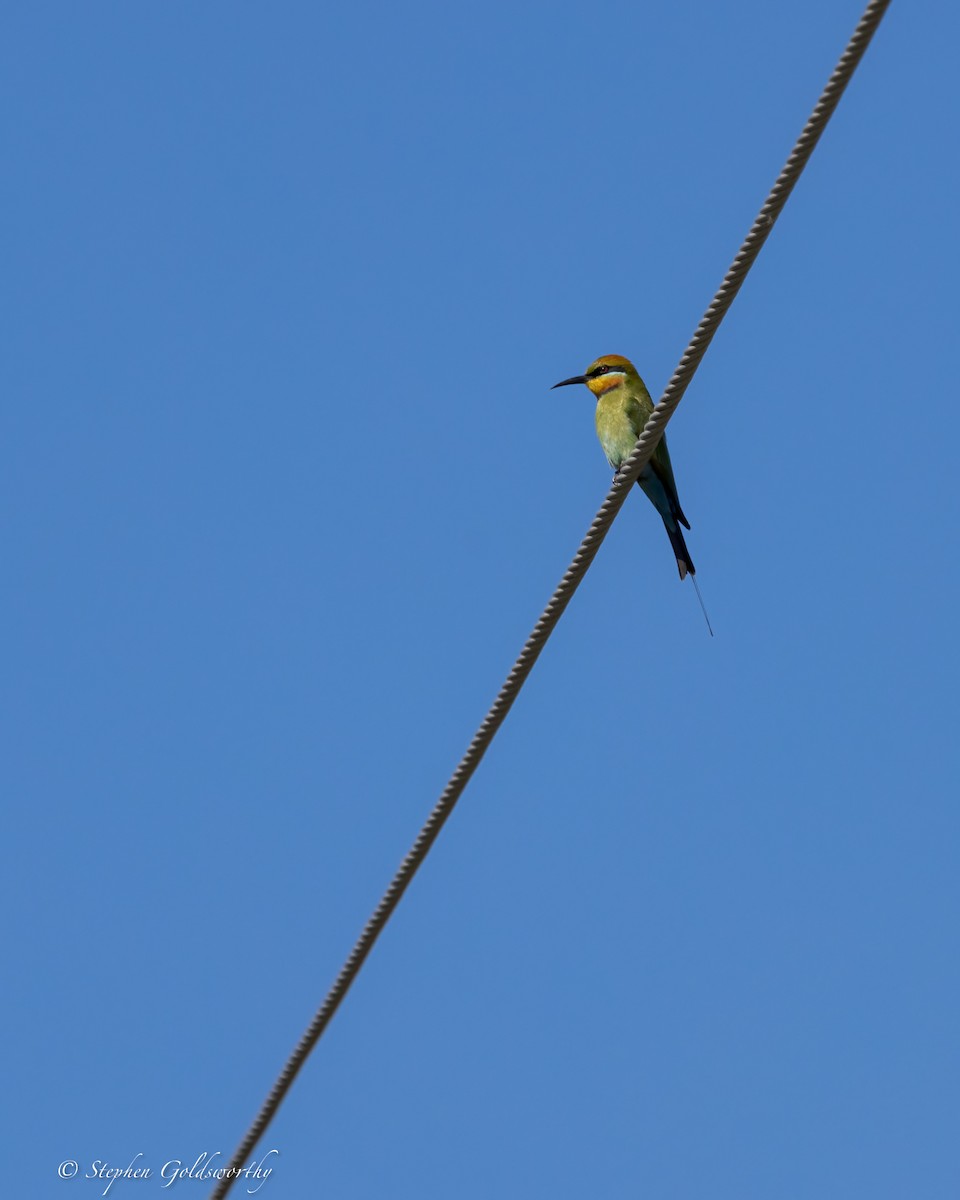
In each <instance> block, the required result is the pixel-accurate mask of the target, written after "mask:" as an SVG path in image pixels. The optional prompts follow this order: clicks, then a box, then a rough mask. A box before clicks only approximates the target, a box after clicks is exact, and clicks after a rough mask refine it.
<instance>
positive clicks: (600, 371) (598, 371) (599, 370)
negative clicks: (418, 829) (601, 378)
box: [594, 363, 610, 375]
mask: <svg viewBox="0 0 960 1200" xmlns="http://www.w3.org/2000/svg"><path fill="white" fill-rule="evenodd" d="M609 370H610V368H609V367H608V366H607V364H606V363H604V364H603V365H602V366H599V367H597V369H596V370H595V371H594V375H606V373H607V372H608V371H609Z"/></svg>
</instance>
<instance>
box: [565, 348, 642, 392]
mask: <svg viewBox="0 0 960 1200" xmlns="http://www.w3.org/2000/svg"><path fill="white" fill-rule="evenodd" d="M639 378H640V376H639V375H638V374H637V368H636V367H635V366H634V365H633V363H632V362H631V361H630V359H629V358H624V357H623V355H622V354H604V356H603V357H602V358H598V359H596V360H595V361H594V362H592V363H591V364H590V366H589V367H587V369H586V371H584V373H583V374H582V375H574V376H573V378H572V379H561V380H560V382H559V383H555V384H554V385H553V386H554V387H555V388H558V387H566V386H567V385H568V384H571V383H585V384H586V385H587V387H588V388H589V389H590V391H591V392H593V394H594V395H595V396H596V397H597V398H598V399H599V397H600V396H602V395H603V394H604V393H605V392H609V391H611V390H612V389H613V388H618V387H623V385H624V384H625V383H626V382H627V381H628V380H633V379H639Z"/></svg>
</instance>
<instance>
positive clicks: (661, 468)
mask: <svg viewBox="0 0 960 1200" xmlns="http://www.w3.org/2000/svg"><path fill="white" fill-rule="evenodd" d="M573 383H585V384H586V385H587V387H588V388H589V389H590V391H591V392H593V394H594V396H596V398H597V412H596V423H597V437H598V438H599V439H600V445H601V446H602V447H603V452H604V454H605V455H606V456H607V462H608V463H609V464H610V466H611V467H613V469H614V472H615V475H614V478H616V475H617V474H619V472H620V468H621V467H622V466H623V464H624V463H625V462H626V460H627V459H628V458H629V457H630V455H631V453H632V452H633V448H634V446H635V445H636V444H637V438H639V436H640V434H641V433H642V432H643V427H644V426H645V425H646V423H647V418H648V417H649V416H650V414H651V413H652V412H653V400H652V399H651V398H650V393H649V392H648V391H647V385H646V384H645V383H644V382H643V380H642V379H641V377H640V372H639V371H638V370H637V368H636V367H635V366H634V365H633V363H632V362H631V361H630V359H629V358H624V357H623V355H622V354H604V355H603V356H602V357H601V358H597V359H595V360H594V361H593V362H592V363H591V364H590V366H589V367H587V369H586V371H585V372H584V373H583V374H582V375H574V376H573V377H572V378H570V379H561V380H560V382H559V383H555V384H554V385H553V387H554V388H559V387H569V386H570V384H573ZM551 390H552V389H551ZM637 486H638V487H640V488H641V489H642V490H643V492H644V494H645V495H646V497H647V499H648V500H649V501H650V502H651V503H652V504H653V507H654V508H655V509H656V510H657V512H658V513H659V514H660V517H661V518H662V520H663V525H664V528H665V529H666V531H667V537H668V538H669V539H670V546H671V548H672V550H673V553H674V557H675V558H676V560H677V570H678V571H679V572H680V578H681V580H683V579H686V577H687V576H688V575H689V576H690V578H691V579H692V580H693V586H694V588H696V592H697V599H698V600H699V601H700V607H701V608H702V609H703V616H704V619H705V620H706V622H707V628H708V629H709V630H710V636H711V637H712V636H713V628H712V626H711V624H710V618H709V617H708V616H707V610H706V608H704V605H703V597H702V596H701V595H700V588H699V587H698V585H697V581H696V578H695V576H696V573H697V570H696V567H694V565H693V559H692V558H691V557H690V551H689V550H688V549H687V543H686V542H685V540H684V537H683V529H689V528H690V522H689V521H688V520H687V518H686V517H685V516H684V512H683V509H682V508H681V507H680V498H679V496H678V495H677V481H676V479H675V478H674V475H673V464H672V463H671V462H670V451H669V450H668V449H667V439H666V435H664V436H663V437H661V439H660V441H659V442H658V443H657V447H656V449H655V450H654V452H653V454H652V456H651V458H650V461H649V462H648V463H647V465H646V466H645V467H644V468H643V470H642V471H641V472H640V477H639V478H638V479H637ZM681 525H682V526H683V529H681V528H680V527H681Z"/></svg>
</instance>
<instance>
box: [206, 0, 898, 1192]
mask: <svg viewBox="0 0 960 1200" xmlns="http://www.w3.org/2000/svg"><path fill="white" fill-rule="evenodd" d="M889 4H890V0H871V3H869V4H868V5H867V7H866V9H865V10H864V13H863V16H862V17H861V18H860V23H859V24H858V25H857V28H856V29H855V30H854V32H853V35H852V37H851V38H850V41H849V42H848V43H847V48H846V49H845V50H844V52H843V54H842V55H841V57H840V60H839V62H838V63H837V65H836V67H835V69H834V72H833V74H832V75H831V76H830V79H829V81H828V82H827V85H826V87H825V88H824V89H823V92H822V93H821V95H820V99H819V100H818V101H817V103H816V106H815V107H814V110H813V112H812V113H811V114H810V117H809V119H808V121H807V123H806V125H805V126H804V128H803V132H802V133H801V134H800V137H799V138H798V139H797V142H796V145H795V146H794V147H793V150H792V151H791V152H790V157H789V158H788V159H787V161H786V164H785V165H784V168H783V170H782V171H781V172H780V174H779V176H778V177H777V181H776V183H774V185H773V187H772V188H771V190H770V194H769V195H768V196H767V199H766V200H765V202H764V205H763V207H762V208H761V209H760V212H759V214H758V215H757V219H756V220H755V221H754V223H753V225H752V227H751V229H750V232H749V233H748V234H747V236H746V239H745V240H744V243H743V245H742V246H741V247H740V250H739V252H738V253H737V256H736V258H735V259H734V260H733V263H732V264H731V266H730V269H729V270H728V271H727V273H726V275H725V276H724V279H723V283H722V284H721V285H720V288H719V290H718V291H717V294H716V295H715V296H714V298H713V300H712V301H711V302H710V307H709V308H708V309H707V311H706V312H705V313H704V315H703V319H702V320H701V321H700V324H699V325H698V326H697V329H696V332H695V333H694V335H693V337H692V338H691V339H690V344H689V345H688V346H687V349H686V350H685V351H684V354H683V357H682V358H681V359H680V362H679V365H678V366H677V369H676V370H675V371H674V373H673V376H672V378H671V379H670V382H669V383H668V384H667V386H666V388H665V389H664V393H663V395H662V397H661V398H660V401H659V403H658V404H657V406H656V407H655V408H654V410H653V413H652V414H651V415H650V417H649V418H648V419H647V423H646V425H645V426H644V429H643V433H642V434H641V436H640V438H639V440H638V442H637V444H636V446H635V447H634V450H633V452H632V453H631V455H630V457H629V458H628V459H627V461H626V462H625V463H624V464H623V466H622V467H621V469H620V472H619V474H618V476H617V478H616V479H615V481H614V483H613V486H612V487H611V489H610V491H609V493H608V494H607V498H606V499H605V500H604V502H603V504H602V505H601V507H600V510H599V512H598V513H597V515H596V517H594V519H593V524H592V525H591V526H590V528H589V530H588V531H587V535H586V537H585V538H584V539H583V541H582V542H581V544H580V548H579V549H578V550H577V552H576V554H575V555H574V557H573V561H572V562H571V563H570V566H569V567H568V568H567V571H566V574H565V575H564V576H563V578H562V579H561V581H560V583H559V584H558V586H557V589H556V591H555V592H554V593H553V595H552V596H551V597H550V600H549V602H548V604H547V606H546V608H545V609H544V610H543V613H542V615H541V617H540V619H539V621H537V623H536V625H535V626H534V628H533V632H532V633H531V634H530V636H529V637H528V638H527V641H526V644H525V645H524V647H523V649H522V650H521V651H520V655H519V657H518V658H517V661H516V662H515V663H514V664H513V667H512V668H511V671H510V674H509V675H508V676H507V679H506V682H505V683H504V684H503V687H502V688H501V689H500V692H499V694H498V696H497V698H496V700H494V702H493V704H492V705H491V707H490V710H489V712H488V713H487V715H486V716H485V717H484V719H483V721H482V723H481V725H480V728H479V729H478V730H477V732H476V734H475V735H474V737H473V741H472V742H471V743H470V745H469V747H468V748H467V752H466V753H465V754H464V756H463V758H462V759H461V760H460V762H459V764H458V765H457V768H456V770H455V771H454V772H453V775H452V776H451V777H450V781H449V783H448V784H447V786H446V787H445V788H444V790H443V793H442V795H441V796H440V799H439V800H438V801H437V803H436V806H435V807H434V809H433V811H432V812H431V813H430V816H429V817H428V818H427V820H426V823H425V824H424V826H423V828H422V829H421V830H420V832H419V834H418V835H417V839H416V841H415V842H414V843H413V846H412V847H411V849H410V851H409V853H408V854H407V856H406V858H404V860H403V862H402V863H401V864H400V867H399V869H398V870H397V873H396V875H394V877H393V879H392V880H391V881H390V886H389V887H388V888H387V890H386V892H385V893H384V894H383V897H382V899H381V900H380V903H379V904H378V905H377V907H376V909H375V910H374V912H373V915H372V916H371V917H370V919H369V921H368V922H367V924H366V925H365V926H364V928H363V932H362V933H361V934H360V937H359V938H358V939H357V941H356V944H355V945H354V947H353V949H352V950H351V951H350V954H349V956H348V958H347V960H346V962H345V963H344V964H343V966H342V967H341V969H340V973H339V975H337V977H336V979H335V980H334V982H333V986H332V987H331V988H330V991H329V992H328V993H327V996H326V998H325V999H324V1001H323V1003H322V1004H321V1006H320V1008H319V1009H318V1010H317V1012H316V1015H315V1016H314V1018H313V1020H312V1021H311V1022H310V1024H309V1026H308V1027H307V1029H306V1031H305V1032H304V1034H303V1036H302V1037H301V1039H300V1041H299V1042H298V1043H297V1046H296V1047H295V1049H294V1051H293V1053H292V1054H291V1055H290V1057H289V1059H288V1060H287V1062H286V1063H285V1065H284V1067H283V1070H282V1071H281V1072H280V1075H279V1076H278V1078H277V1081H276V1082H275V1083H274V1085H273V1087H272V1088H271V1089H270V1093H269V1095H268V1096H267V1098H266V1100H265V1101H264V1103H263V1106H262V1108H261V1109H260V1111H259V1113H257V1116H256V1118H255V1119H254V1121H253V1123H252V1124H251V1126H250V1128H249V1130H248V1131H247V1133H246V1135H245V1137H244V1139H243V1141H242V1142H241V1143H240V1145H239V1146H238V1147H237V1150H236V1152H235V1153H234V1156H233V1158H232V1159H231V1162H230V1169H228V1170H226V1171H225V1172H224V1176H223V1178H221V1180H220V1181H219V1183H218V1184H217V1186H216V1187H215V1188H214V1190H213V1192H212V1193H211V1200H222V1198H223V1197H224V1196H226V1194H227V1192H228V1191H229V1190H230V1187H231V1185H232V1184H233V1181H234V1178H236V1173H237V1172H238V1171H239V1170H240V1169H241V1168H242V1167H243V1164H244V1163H245V1162H246V1160H247V1158H248V1156H249V1155H250V1153H251V1152H252V1151H253V1149H254V1148H255V1147H256V1145H257V1143H258V1142H259V1140H260V1138H261V1137H262V1136H263V1134H264V1132H265V1131H266V1129H267V1126H268V1125H269V1124H270V1122H271V1120H272V1119H273V1117H274V1115H275V1114H276V1111H277V1109H278V1108H279V1107H280V1104H281V1103H282V1101H283V1099H284V1097H285V1096H286V1094H287V1092H288V1091H289V1090H290V1088H291V1086H292V1085H293V1081H294V1080H295V1079H296V1077H297V1074H298V1073H299V1071H300V1068H301V1067H302V1066H303V1064H304V1063H305V1062H306V1060H307V1057H308V1056H309V1054H310V1051H311V1050H312V1049H313V1048H314V1046H315V1045H316V1044H317V1042H318V1041H319V1040H320V1037H321V1036H322V1034H323V1032H324V1030H325V1029H326V1028H327V1026H328V1025H329V1023H330V1020H331V1019H332V1017H333V1015H334V1013H335V1012H336V1011H337V1009H338V1008H339V1007H340V1003H341V1001H342V1000H343V998H344V996H345V995H346V994H347V991H348V990H349V988H350V985H351V984H352V983H353V981H354V980H355V979H356V977H357V975H358V973H359V971H360V968H361V967H362V966H363V964H364V962H365V961H366V958H367V955H368V954H369V953H370V951H371V950H372V949H373V946H374V943H375V942H376V940H377V938H378V937H379V936H380V933H381V932H382V930H383V928H384V926H385V925H386V923H387V921H388V920H389V919H390V917H391V916H392V915H393V911H394V909H395V908H396V907H397V905H398V904H399V903H400V900H401V898H402V896H403V894H404V892H405V891H406V890H407V887H408V885H409V884H410V881H411V880H412V879H413V877H414V875H415V874H416V872H417V870H418V868H419V867H420V864H421V863H422V862H423V860H424V859H425V858H426V856H427V854H428V853H429V851H430V848H431V846H432V845H433V843H434V842H435V841H436V839H437V836H438V835H439V833H440V830H441V829H442V828H443V826H444V824H445V823H446V820H447V818H448V817H449V816H450V814H451V813H452V812H453V809H454V807H455V805H456V803H457V801H458V800H459V799H460V796H461V794H462V793H463V790H464V788H465V787H466V786H467V784H468V783H469V781H470V779H471V777H472V775H473V773H474V771H475V770H476V769H477V767H478V766H479V764H480V760H481V759H482V758H483V756H484V754H485V753H486V751H487V748H488V746H489V745H490V743H491V742H492V741H493V738H494V736H495V735H496V733H497V730H498V729H499V728H500V726H501V725H502V724H503V721H504V719H505V718H506V715H507V713H508V712H509V711H510V709H511V707H512V706H513V702H514V700H516V698H517V696H518V694H519V692H520V689H521V688H522V687H523V685H524V683H525V682H526V679H527V676H528V675H529V674H530V672H531V670H532V669H533V665H534V663H535V662H536V661H537V659H538V658H539V657H540V652H541V650H543V647H544V646H545V645H546V642H547V639H548V638H549V637H550V634H551V633H552V632H553V630H554V627H555V626H556V624H557V622H558V621H559V620H560V618H561V616H562V615H563V612H564V610H565V609H566V607H567V605H568V604H569V603H570V600H571V598H572V597H573V594H574V592H575V591H576V590H577V588H578V587H579V586H580V583H581V581H582V579H583V577H584V575H586V573H587V569H588V568H589V566H590V564H591V563H592V562H593V560H594V558H595V557H596V555H597V551H598V550H599V549H600V545H601V543H602V542H603V540H604V538H605V537H606V536H607V532H608V531H609V529H610V526H611V525H612V524H613V520H614V518H615V517H616V515H617V513H618V512H619V511H620V509H621V508H622V507H623V503H624V501H625V500H626V497H627V494H628V493H629V491H630V489H631V486H632V485H633V483H634V482H635V481H636V479H637V477H638V476H639V474H640V472H641V471H642V470H643V468H644V467H645V466H646V464H647V462H648V461H649V459H650V456H651V455H652V454H653V451H654V449H655V447H656V444H657V442H658V441H659V440H660V437H661V435H662V433H663V430H664V427H665V426H666V424H667V422H668V421H669V419H670V417H671V416H672V415H673V412H674V410H675V409H676V407H677V405H678V404H679V403H680V401H681V399H682V398H683V394H684V392H685V391H686V390H687V386H688V384H689V383H690V380H691V379H692V378H693V375H694V373H695V372H696V369H697V367H698V366H699V365H700V361H701V359H702V358H703V356H704V354H705V353H706V350H707V347H708V346H709V345H710V342H711V341H712V340H713V335H714V334H715V333H716V332H717V329H718V327H719V325H720V322H721V321H722V320H723V318H724V316H725V315H726V312H727V309H728V308H729V307H730V305H731V304H732V303H733V299H734V297H735V296H736V294H737V292H738V291H739V290H740V286H741V284H742V283H743V281H744V279H745V278H746V275H747V272H748V271H749V270H750V268H751V266H753V263H754V260H755V259H756V257H757V255H758V254H759V253H760V249H761V247H762V246H763V243H764V242H765V241H766V240H767V236H768V235H769V233H770V230H771V229H772V228H773V226H774V222H775V221H776V219H777V217H779V215H780V213H781V211H782V209H783V206H784V205H785V204H786V202H787V197H788V196H789V195H790V193H791V191H792V190H793V186H794V184H795V183H796V182H797V180H798V179H799V178H800V174H801V172H802V171H803V168H804V167H805V166H806V164H807V160H808V159H809V158H810V155H811V154H812V153H813V149H814V147H815V146H816V144H817V142H818V141H819V139H820V135H821V134H822V133H823V131H824V129H825V128H826V125H827V122H828V121H829V120H830V117H831V116H832V115H833V112H834V109H835V108H836V107H837V104H838V103H839V100H840V97H841V96H842V95H843V91H844V89H845V88H846V86H847V84H848V83H849V81H850V77H851V76H852V75H853V72H854V70H855V69H856V67H857V65H858V63H859V62H860V60H861V58H862V57H863V54H864V52H865V50H866V48H867V46H868V45H869V43H870V39H871V38H872V37H873V34H874V33H875V32H876V29H877V26H878V25H879V24H880V21H881V19H882V18H883V15H884V13H885V12H886V10H887V8H888V6H889Z"/></svg>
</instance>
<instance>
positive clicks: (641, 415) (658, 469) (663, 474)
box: [627, 389, 690, 529]
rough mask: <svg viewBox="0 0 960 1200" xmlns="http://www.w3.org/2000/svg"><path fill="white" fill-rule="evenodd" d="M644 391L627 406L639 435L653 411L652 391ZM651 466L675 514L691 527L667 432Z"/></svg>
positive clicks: (652, 459)
mask: <svg viewBox="0 0 960 1200" xmlns="http://www.w3.org/2000/svg"><path fill="white" fill-rule="evenodd" d="M644 393H645V394H644V396H643V397H642V398H641V399H639V400H637V399H635V398H634V397H633V396H631V397H630V401H629V404H628V407H627V415H628V417H629V418H630V424H631V425H632V426H633V428H634V431H635V433H636V435H637V437H639V436H640V434H641V433H642V432H643V427H644V425H646V423H647V418H648V417H649V416H650V414H651V413H652V412H653V401H652V400H651V399H650V393H649V392H647V391H646V389H644ZM650 466H651V467H652V469H653V471H654V473H655V474H656V476H657V478H658V479H659V480H660V482H661V483H662V484H663V486H664V488H665V490H666V493H667V495H668V497H669V498H670V507H671V508H672V509H673V515H674V516H675V517H676V519H677V520H678V521H679V522H680V524H681V525H683V526H685V527H686V528H687V529H689V528H690V522H689V521H688V520H687V518H686V517H685V516H684V515H683V509H682V508H681V507H680V497H679V496H678V495H677V481H676V479H675V478H674V475H673V463H672V462H671V461H670V451H669V450H668V449H667V435H666V434H664V435H663V437H662V438H661V439H660V441H659V442H658V443H657V448H656V450H654V452H653V457H652V458H651V459H650Z"/></svg>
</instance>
